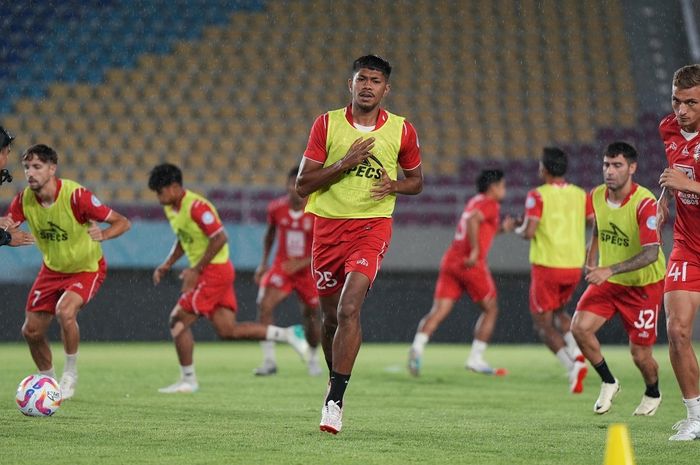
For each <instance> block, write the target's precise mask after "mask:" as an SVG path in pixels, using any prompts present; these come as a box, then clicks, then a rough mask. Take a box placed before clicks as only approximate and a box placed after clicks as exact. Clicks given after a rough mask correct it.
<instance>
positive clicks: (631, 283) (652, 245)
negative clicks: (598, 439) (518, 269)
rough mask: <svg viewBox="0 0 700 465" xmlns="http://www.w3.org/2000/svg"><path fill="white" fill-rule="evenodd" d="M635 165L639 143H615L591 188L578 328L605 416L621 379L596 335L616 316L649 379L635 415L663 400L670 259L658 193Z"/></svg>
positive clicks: (650, 410)
mask: <svg viewBox="0 0 700 465" xmlns="http://www.w3.org/2000/svg"><path fill="white" fill-rule="evenodd" d="M636 171H637V151H636V150H635V149H634V147H632V146H631V145H629V144H626V143H625V142H614V143H612V144H610V145H608V147H607V148H606V149H605V153H604V155H603V176H604V179H605V184H603V185H600V186H598V187H596V188H595V189H593V191H592V192H591V198H592V204H593V211H594V213H595V226H594V229H593V239H592V240H591V243H590V246H589V250H588V256H587V259H586V281H587V282H588V283H589V285H588V287H587V288H586V291H585V292H584V293H583V295H582V296H581V299H580V300H579V302H578V305H577V307H576V313H574V318H573V323H572V326H571V330H572V332H573V333H574V337H575V338H576V342H578V346H579V347H580V348H581V351H582V352H583V355H584V356H585V357H586V359H588V361H589V362H591V365H593V368H595V370H596V372H598V374H599V375H600V378H601V380H602V385H601V387H600V395H599V396H598V399H597V400H596V402H595V405H594V406H593V411H594V412H595V413H598V414H603V413H606V412H608V411H609V410H610V407H612V401H613V399H614V398H615V396H616V395H617V393H618V392H619V391H620V382H619V381H618V380H617V379H616V378H615V377H614V376H613V374H612V372H611V371H610V369H609V368H608V365H607V363H606V361H605V358H603V354H602V352H601V350H600V342H599V341H598V338H597V337H596V333H597V332H598V330H599V329H600V328H601V327H602V326H603V325H604V324H605V322H606V321H608V320H609V319H611V318H612V317H613V316H615V314H619V315H620V318H621V319H622V323H623V325H624V327H625V330H626V331H627V335H628V336H629V343H630V352H631V354H632V360H634V364H635V365H636V366H637V368H639V371H640V372H641V373H642V378H643V379H644V383H645V384H646V391H645V392H644V395H643V396H642V401H641V403H640V404H639V406H638V407H637V408H636V410H635V411H634V415H645V416H650V415H654V413H656V410H657V409H658V408H659V405H660V404H661V393H660V392H659V365H658V363H656V360H654V356H653V355H652V347H653V345H654V343H655V342H656V334H657V331H656V329H657V326H656V323H657V321H658V318H659V310H660V306H661V299H662V295H663V290H664V283H663V278H664V274H665V266H666V260H665V258H664V254H663V252H662V251H661V250H660V247H659V246H660V242H659V235H658V231H657V229H656V197H654V194H652V193H651V192H650V191H649V190H648V189H646V188H644V187H642V186H640V185H639V184H636V183H634V182H633V181H632V175H633V174H634V173H635V172H636ZM596 255H598V259H597V261H596Z"/></svg>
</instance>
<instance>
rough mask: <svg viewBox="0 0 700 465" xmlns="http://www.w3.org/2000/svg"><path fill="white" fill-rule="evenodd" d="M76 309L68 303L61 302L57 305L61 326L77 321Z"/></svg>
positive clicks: (57, 314) (57, 317)
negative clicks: (62, 303)
mask: <svg viewBox="0 0 700 465" xmlns="http://www.w3.org/2000/svg"><path fill="white" fill-rule="evenodd" d="M75 314H76V312H75V310H74V309H73V308H71V307H69V306H67V305H61V304H59V305H58V306H57V307H56V319H57V320H58V322H59V324H60V325H61V326H65V325H69V324H73V323H75Z"/></svg>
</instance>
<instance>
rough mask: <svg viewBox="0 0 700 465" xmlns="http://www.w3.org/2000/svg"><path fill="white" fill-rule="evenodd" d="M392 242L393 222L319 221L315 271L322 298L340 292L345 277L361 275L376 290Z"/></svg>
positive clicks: (317, 224)
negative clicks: (377, 278)
mask: <svg viewBox="0 0 700 465" xmlns="http://www.w3.org/2000/svg"><path fill="white" fill-rule="evenodd" d="M390 241H391V218H370V219H366V220H365V219H354V220H328V219H325V218H320V217H317V218H316V222H315V223H314V241H313V250H312V253H311V255H312V261H311V268H312V270H313V272H314V279H315V280H316V289H317V290H318V295H319V296H325V295H332V294H335V293H336V292H340V291H341V290H342V289H343V286H344V285H345V277H346V276H347V275H348V274H349V273H352V272H359V273H362V274H364V275H365V276H367V278H369V287H370V288H371V287H372V284H373V283H374V280H375V278H376V277H377V273H378V272H379V268H380V267H381V264H382V260H383V259H384V254H385V253H386V251H387V249H388V248H389V242H390Z"/></svg>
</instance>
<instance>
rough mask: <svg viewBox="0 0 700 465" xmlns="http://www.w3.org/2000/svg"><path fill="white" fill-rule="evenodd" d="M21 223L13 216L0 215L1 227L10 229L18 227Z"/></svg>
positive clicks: (6, 229)
mask: <svg viewBox="0 0 700 465" xmlns="http://www.w3.org/2000/svg"><path fill="white" fill-rule="evenodd" d="M19 225H20V223H19V222H18V221H15V220H13V219H12V216H9V215H8V216H2V217H0V228H2V229H4V230H5V231H8V230H9V229H10V228H16V227H17V226H19Z"/></svg>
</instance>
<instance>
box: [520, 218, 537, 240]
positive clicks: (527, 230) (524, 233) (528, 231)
mask: <svg viewBox="0 0 700 465" xmlns="http://www.w3.org/2000/svg"><path fill="white" fill-rule="evenodd" d="M539 224H540V220H539V219H538V218H534V217H532V216H526V217H525V219H524V220H523V224H521V225H520V226H518V227H517V228H516V229H515V231H514V232H515V234H517V235H518V236H520V237H522V238H523V239H525V240H527V241H529V240H530V239H532V238H533V237H535V232H537V226H538V225H539Z"/></svg>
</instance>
